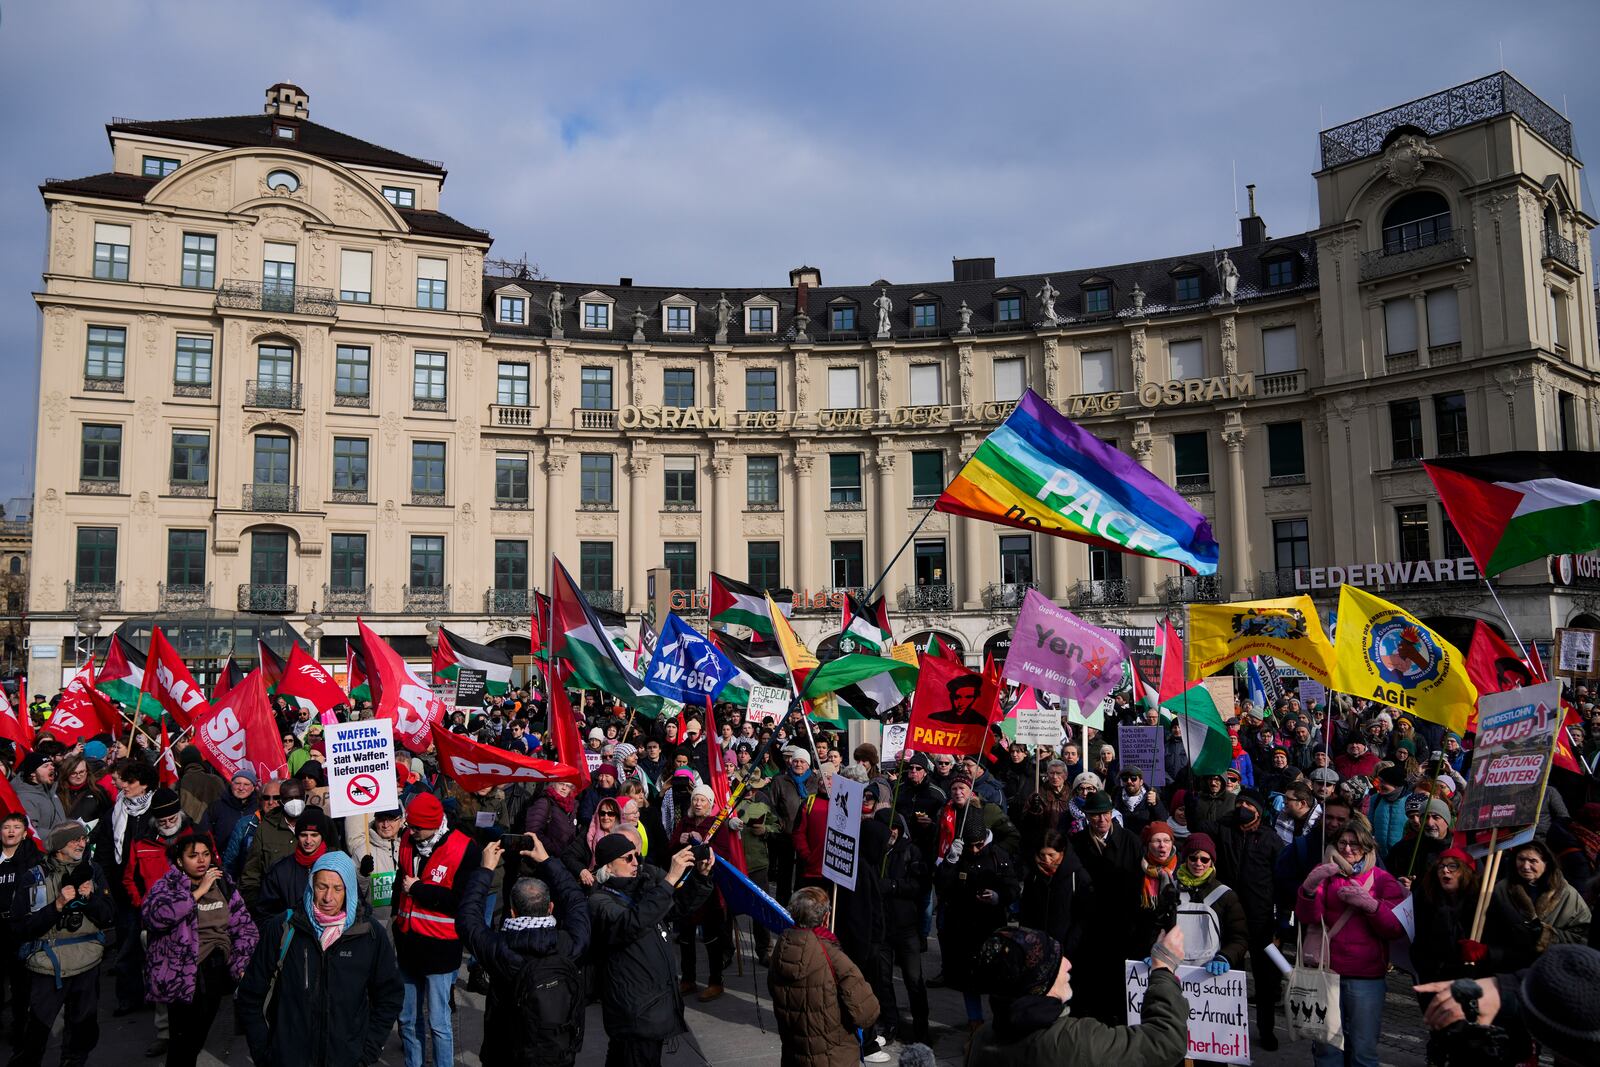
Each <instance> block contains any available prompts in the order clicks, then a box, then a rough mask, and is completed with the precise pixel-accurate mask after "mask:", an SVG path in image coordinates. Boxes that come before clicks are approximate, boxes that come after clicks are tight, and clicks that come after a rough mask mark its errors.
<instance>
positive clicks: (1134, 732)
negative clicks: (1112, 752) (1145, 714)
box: [1117, 726, 1167, 789]
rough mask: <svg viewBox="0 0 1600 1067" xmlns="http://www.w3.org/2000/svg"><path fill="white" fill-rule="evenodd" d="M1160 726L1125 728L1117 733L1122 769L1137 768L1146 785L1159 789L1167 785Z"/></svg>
mask: <svg viewBox="0 0 1600 1067" xmlns="http://www.w3.org/2000/svg"><path fill="white" fill-rule="evenodd" d="M1162 733H1163V731H1162V729H1161V727H1159V726H1124V727H1123V728H1122V729H1120V730H1118V731H1117V756H1118V759H1119V760H1120V761H1121V764H1122V769H1123V770H1127V769H1128V768H1129V767H1137V768H1138V769H1139V770H1141V771H1143V772H1144V784H1145V785H1147V786H1149V787H1150V788H1152V789H1159V788H1160V787H1161V786H1164V785H1166V784H1167V760H1166V755H1165V750H1164V747H1163V745H1162V738H1161V735H1162Z"/></svg>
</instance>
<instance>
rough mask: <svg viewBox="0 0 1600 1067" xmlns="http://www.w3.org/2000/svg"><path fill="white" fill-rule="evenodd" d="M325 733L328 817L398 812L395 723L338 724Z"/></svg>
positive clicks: (381, 720) (398, 789)
mask: <svg viewBox="0 0 1600 1067" xmlns="http://www.w3.org/2000/svg"><path fill="white" fill-rule="evenodd" d="M322 730H323V732H322V740H323V742H324V744H326V746H327V753H328V762H327V771H328V814H329V815H332V816H333V817H334V818H335V819H342V818H344V817H345V816H346V815H375V814H377V813H378V812H380V811H394V810H396V809H398V808H399V807H400V788H399V786H398V785H397V784H396V782H395V779H394V723H393V721H391V720H389V719H362V720H359V721H356V722H336V723H329V724H328V725H326V726H324V727H323V728H322Z"/></svg>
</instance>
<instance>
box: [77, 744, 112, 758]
mask: <svg viewBox="0 0 1600 1067" xmlns="http://www.w3.org/2000/svg"><path fill="white" fill-rule="evenodd" d="M110 751H111V750H110V749H109V748H107V747H106V743H105V742H104V741H89V742H86V743H85V744H84V746H83V758H84V759H86V760H93V761H95V762H99V761H100V760H103V759H105V758H106V753H107V752H110Z"/></svg>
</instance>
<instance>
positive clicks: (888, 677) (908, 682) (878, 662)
mask: <svg viewBox="0 0 1600 1067" xmlns="http://www.w3.org/2000/svg"><path fill="white" fill-rule="evenodd" d="M916 688H917V668H916V667H914V666H913V665H911V664H909V663H907V662H905V661H904V660H898V659H894V658H892V657H890V656H874V655H871V654H870V653H866V652H847V653H843V654H841V655H839V656H838V657H837V658H835V659H830V660H828V661H827V662H826V663H824V664H822V665H821V666H819V667H817V668H816V669H815V670H813V671H812V672H811V673H810V674H809V675H808V676H807V677H806V686H805V689H804V690H803V692H802V694H801V695H803V696H804V697H805V698H806V699H808V700H812V701H814V702H815V707H816V709H817V713H818V717H823V716H826V717H827V718H828V719H830V720H831V721H833V722H841V721H843V720H845V719H870V718H877V717H878V716H879V715H880V714H882V713H883V712H885V711H888V710H889V709H890V708H892V707H894V706H895V705H896V704H898V703H900V702H901V701H902V700H904V699H905V698H906V697H907V696H909V695H910V694H911V693H912V692H913V691H914V690H915V689H916ZM828 695H832V696H833V697H834V703H835V704H836V705H837V706H836V707H835V708H831V709H828V710H827V711H824V710H822V705H823V703H824V701H823V700H822V699H821V698H822V697H824V696H828Z"/></svg>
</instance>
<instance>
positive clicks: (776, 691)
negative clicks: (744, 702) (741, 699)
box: [748, 685, 794, 725]
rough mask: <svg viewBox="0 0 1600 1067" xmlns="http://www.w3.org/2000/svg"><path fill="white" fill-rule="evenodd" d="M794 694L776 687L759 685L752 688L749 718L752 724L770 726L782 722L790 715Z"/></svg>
mask: <svg viewBox="0 0 1600 1067" xmlns="http://www.w3.org/2000/svg"><path fill="white" fill-rule="evenodd" d="M793 696H794V694H793V693H791V692H789V690H787V689H783V688H780V687H778V686H775V685H757V686H752V687H751V688H750V705H749V708H748V717H749V718H750V720H751V721H752V722H764V723H767V724H768V725H771V724H773V723H777V722H781V721H782V720H783V717H784V716H785V715H787V714H789V700H790V698H791V697H793Z"/></svg>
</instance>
